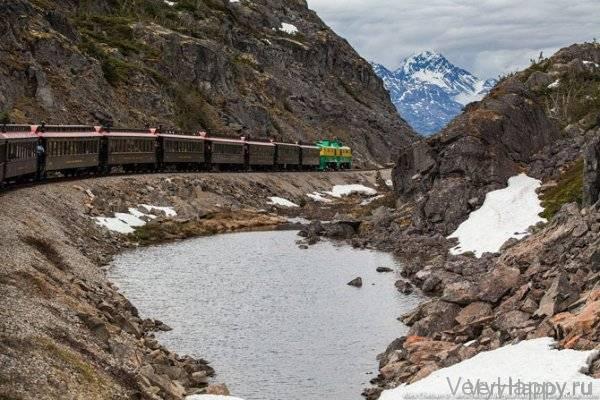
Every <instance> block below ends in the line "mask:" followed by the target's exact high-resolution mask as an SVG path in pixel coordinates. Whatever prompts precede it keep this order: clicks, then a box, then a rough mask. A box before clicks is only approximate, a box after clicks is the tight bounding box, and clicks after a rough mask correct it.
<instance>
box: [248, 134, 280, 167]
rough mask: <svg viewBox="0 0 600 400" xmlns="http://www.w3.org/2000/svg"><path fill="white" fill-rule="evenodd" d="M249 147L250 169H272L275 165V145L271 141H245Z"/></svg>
mask: <svg viewBox="0 0 600 400" xmlns="http://www.w3.org/2000/svg"><path fill="white" fill-rule="evenodd" d="M243 140H244V142H245V143H246V146H248V165H249V166H250V167H266V166H270V167H272V166H273V164H274V163H275V149H276V147H275V144H273V142H271V141H270V140H268V141H267V140H265V141H260V140H252V139H248V140H246V139H243Z"/></svg>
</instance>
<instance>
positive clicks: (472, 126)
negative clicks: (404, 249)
mask: <svg viewBox="0 0 600 400" xmlns="http://www.w3.org/2000/svg"><path fill="white" fill-rule="evenodd" d="M598 77H600V44H597V43H585V44H578V45H573V46H570V47H567V48H564V49H562V50H560V51H558V52H557V53H556V54H555V55H553V56H552V57H550V58H547V59H541V60H539V62H537V63H535V64H533V65H532V66H531V67H530V68H528V69H526V70H524V71H521V72H518V73H516V74H515V75H513V76H511V77H508V78H506V79H504V80H502V81H501V82H500V83H498V84H497V85H496V87H495V88H494V89H493V90H492V91H491V92H490V93H489V94H488V95H487V96H486V97H485V98H484V99H483V100H482V101H481V102H478V103H472V104H470V105H468V106H467V107H466V109H465V111H464V112H463V114H462V115H460V116H458V117H457V118H456V119H455V120H454V121H453V122H451V123H450V125H449V126H448V127H447V128H446V129H444V130H442V131H441V132H440V133H439V134H438V135H435V136H433V137H431V138H429V139H427V140H426V141H425V142H421V143H419V144H417V145H414V146H411V147H407V148H405V149H404V150H403V151H402V152H401V153H400V156H399V158H398V162H397V166H396V168H395V170H394V174H393V181H394V187H395V190H396V192H397V194H398V195H399V196H400V198H401V199H402V200H404V201H414V202H415V204H416V212H415V214H414V216H413V222H414V225H415V226H416V227H417V228H418V229H420V230H429V229H431V228H434V229H435V230H437V231H439V232H441V233H443V234H447V233H450V232H451V231H453V230H454V229H456V227H457V226H458V224H460V222H462V221H463V220H464V219H465V218H466V216H467V214H468V213H469V212H470V211H472V210H474V209H477V208H478V207H479V206H480V205H481V204H482V203H483V201H484V198H485V194H486V193H488V192H489V191H491V190H495V189H499V188H501V187H504V186H505V185H506V181H507V178H509V177H511V176H513V175H515V174H517V173H519V172H527V173H528V174H529V175H530V176H533V177H535V178H538V179H541V180H543V181H544V182H546V181H551V180H557V179H558V178H559V177H560V176H561V173H562V172H563V171H565V170H566V169H567V168H568V167H569V166H570V165H573V164H574V163H575V162H576V161H577V160H578V159H579V158H580V157H581V155H582V154H581V153H582V150H583V149H584V148H586V146H587V149H588V150H587V160H588V162H587V164H586V171H587V173H586V182H585V185H586V188H587V189H586V191H585V193H586V195H587V196H588V198H586V199H584V200H585V202H586V204H588V205H590V204H593V202H594V199H596V198H597V196H598V194H597V190H598V188H599V187H600V184H599V183H598V182H599V181H600V178H598V172H597V166H596V164H595V160H597V154H598V144H597V139H596V141H594V143H592V144H591V145H589V144H590V143H591V142H592V141H593V140H594V139H595V138H597V137H598V134H599V133H600V112H599V111H598V109H599V107H600V102H599V100H598V99H597V97H596V95H595V93H596V91H597V90H599V88H598V84H597V83H591V82H597V80H598ZM569 93H577V95H576V96H569ZM448 199H452V201H448ZM571 200H575V199H571Z"/></svg>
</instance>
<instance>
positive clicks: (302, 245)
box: [298, 244, 308, 250]
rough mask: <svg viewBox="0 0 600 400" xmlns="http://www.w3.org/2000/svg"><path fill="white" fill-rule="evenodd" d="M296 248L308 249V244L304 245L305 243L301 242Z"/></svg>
mask: <svg viewBox="0 0 600 400" xmlns="http://www.w3.org/2000/svg"><path fill="white" fill-rule="evenodd" d="M298 248H299V249H300V250H308V246H307V245H305V244H301V245H300V246H298Z"/></svg>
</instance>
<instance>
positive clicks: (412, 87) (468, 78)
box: [373, 51, 496, 135]
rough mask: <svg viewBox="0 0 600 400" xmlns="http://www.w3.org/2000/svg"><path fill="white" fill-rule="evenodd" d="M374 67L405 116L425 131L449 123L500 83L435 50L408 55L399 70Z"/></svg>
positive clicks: (408, 120)
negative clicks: (480, 76) (472, 71)
mask: <svg viewBox="0 0 600 400" xmlns="http://www.w3.org/2000/svg"><path fill="white" fill-rule="evenodd" d="M373 68H374V70H375V73H377V75H379V77H380V78H381V79H383V82H384V83H385V87H386V88H387V90H388V91H389V92H390V97H391V98H392V102H393V103H394V104H395V105H396V108H397V109H398V112H399V113H400V115H401V116H402V118H404V119H405V120H406V121H407V122H408V123H409V124H410V125H411V126H412V127H413V129H414V130H415V131H417V132H419V133H421V134H423V135H431V134H433V133H435V132H437V131H439V130H440V129H442V128H443V127H445V126H446V125H447V124H448V123H449V122H450V121H451V120H452V119H453V118H454V117H456V116H457V115H458V114H460V113H461V111H462V109H463V107H464V106H465V105H467V104H469V103H471V102H473V101H478V100H481V98H483V96H485V95H486V94H487V93H488V92H489V91H490V89H491V88H492V87H493V86H494V85H495V84H496V80H495V79H488V80H486V81H484V80H482V79H479V78H478V77H476V76H474V75H473V74H471V73H470V72H468V71H465V70H464V69H462V68H459V67H457V66H455V65H453V64H452V63H450V62H449V61H448V60H447V59H446V58H445V57H444V56H443V55H441V54H438V53H435V52H433V51H425V52H423V53H420V54H417V55H414V56H412V57H409V58H407V59H406V60H404V62H403V63H402V65H401V66H400V67H399V68H398V69H397V70H395V71H390V70H389V69H387V68H386V67H384V66H383V65H380V64H373Z"/></svg>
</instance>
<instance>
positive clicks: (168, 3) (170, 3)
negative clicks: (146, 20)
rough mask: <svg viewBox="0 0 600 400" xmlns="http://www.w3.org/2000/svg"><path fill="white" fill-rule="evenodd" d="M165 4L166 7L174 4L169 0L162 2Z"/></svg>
mask: <svg viewBox="0 0 600 400" xmlns="http://www.w3.org/2000/svg"><path fill="white" fill-rule="evenodd" d="M163 1H164V2H165V4H166V5H168V6H169V7H173V6H174V5H175V4H176V3H175V2H174V1H169V0H163Z"/></svg>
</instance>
